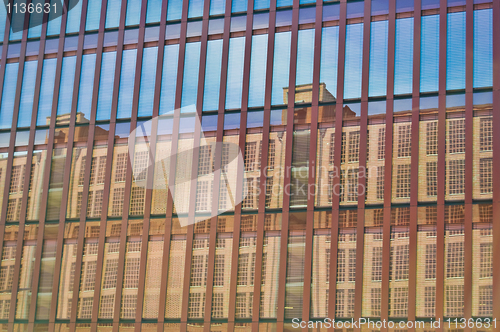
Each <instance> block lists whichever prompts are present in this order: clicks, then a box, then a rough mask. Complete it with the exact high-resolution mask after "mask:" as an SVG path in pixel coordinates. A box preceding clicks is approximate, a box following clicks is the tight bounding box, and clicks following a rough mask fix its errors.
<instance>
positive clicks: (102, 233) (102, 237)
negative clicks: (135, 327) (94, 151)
mask: <svg viewBox="0 0 500 332" xmlns="http://www.w3.org/2000/svg"><path fill="white" fill-rule="evenodd" d="M106 9H107V2H103V3H102V6H101V16H100V21H99V35H98V39H97V50H96V51H97V52H96V65H95V71H94V86H93V95H92V108H91V115H90V124H92V125H95V119H96V116H97V98H98V94H99V82H100V76H101V66H102V64H101V61H102V55H103V44H104V27H105V23H106ZM114 133H115V126H114V124H113V123H110V126H109V133H108V147H107V151H106V156H109V158H106V174H105V178H104V192H103V199H102V204H103V205H102V210H101V217H100V225H99V239H98V245H97V246H98V250H97V263H96V274H95V276H96V280H95V286H94V299H93V304H94V305H93V306H92V314H91V322H92V323H94V324H92V325H91V330H92V331H96V330H97V324H96V322H97V316H98V315H99V298H100V290H101V276H102V271H103V262H104V248H105V241H106V220H107V216H108V202H109V196H110V195H109V194H110V193H109V191H110V187H111V170H112V165H113V147H114V144H113V143H114V137H115V136H114Z"/></svg>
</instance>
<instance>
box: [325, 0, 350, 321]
mask: <svg viewBox="0 0 500 332" xmlns="http://www.w3.org/2000/svg"><path fill="white" fill-rule="evenodd" d="M346 20H347V2H346V0H341V1H340V15H339V49H338V52H339V53H338V62H337V100H336V105H335V146H334V154H335V156H334V157H335V158H334V169H336V170H340V159H341V154H342V120H343V119H342V117H343V103H344V74H345V73H344V62H345V52H344V50H345V45H346V40H345V39H346V23H347V21H346ZM337 173H338V174H340V172H337ZM339 183H340V178H339V177H333V183H332V187H333V188H336V186H338V185H339ZM339 201H340V197H339V196H338V195H337V194H335V193H332V219H331V220H332V221H331V244H330V245H331V248H330V252H331V253H336V252H337V249H338V233H339ZM330 275H331V276H337V255H336V254H334V255H330ZM335 278H336V277H335ZM329 287H330V288H329V293H328V317H335V307H336V292H337V285H336V283H332V284H330V285H329Z"/></svg>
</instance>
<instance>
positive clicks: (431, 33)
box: [420, 15, 439, 92]
mask: <svg viewBox="0 0 500 332" xmlns="http://www.w3.org/2000/svg"><path fill="white" fill-rule="evenodd" d="M421 38H422V40H421V48H420V92H431V91H438V78H439V15H430V16H423V17H422V35H421Z"/></svg>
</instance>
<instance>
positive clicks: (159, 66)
mask: <svg viewBox="0 0 500 332" xmlns="http://www.w3.org/2000/svg"><path fill="white" fill-rule="evenodd" d="M166 22H167V2H166V1H162V8H161V18H160V35H159V39H158V58H157V63H156V81H155V94H154V102H153V117H156V116H158V115H159V113H160V110H159V108H160V95H161V81H162V73H163V59H164V57H165V54H164V51H165V25H166ZM157 125H158V124H156V126H157ZM152 130H157V129H152ZM152 135H155V136H154V137H155V139H157V131H153V132H152ZM156 142H157V141H156V140H155V142H154V143H155V146H156ZM153 179H154V177H153ZM165 189H166V190H167V191H168V188H165ZM167 197H168V195H167ZM167 199H168V198H167ZM150 209H151V208H150ZM166 213H167V214H168V211H167V212H166ZM171 220H172V216H171V214H170V215H169V218H167V217H165V228H164V235H163V257H162V268H161V283H160V296H159V302H158V325H157V331H158V332H162V331H163V322H164V321H165V306H166V300H167V278H168V264H169V258H170V232H171Z"/></svg>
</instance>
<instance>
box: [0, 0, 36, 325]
mask: <svg viewBox="0 0 500 332" xmlns="http://www.w3.org/2000/svg"><path fill="white" fill-rule="evenodd" d="M30 2H31V1H28V2H27V3H30ZM25 16H26V17H25V19H24V26H23V35H22V38H21V50H20V55H19V67H18V72H17V82H16V93H15V97H14V111H13V115H12V125H11V132H10V144H9V159H8V161H7V172H6V173H7V174H6V179H10V177H11V173H12V167H13V160H14V157H13V154H14V151H15V141H16V132H17V122H18V116H19V105H20V102H21V88H22V83H23V74H24V63H25V55H26V44H27V39H28V29H29V13H26V14H25ZM9 31H10V29H9ZM6 32H7V31H6ZM29 164H30V165H31V160H30V161H29ZM26 165H28V160H26ZM27 168H28V167H27ZM29 168H30V170H31V167H29ZM25 171H26V170H25ZM9 189H10V181H7V180H6V181H5V193H6V195H4V202H5V203H8V200H9V199H8V197H9ZM26 193H27V191H26ZM24 194H25V192H24V191H23V197H24ZM26 200H27V198H26ZM6 205H7V204H5V206H6ZM4 211H5V213H4V214H3V215H2V218H6V215H7V208H5V209H4ZM25 218H26V208H25V212H24V213H21V215H20V217H19V232H18V237H17V245H16V247H17V248H21V249H20V250H16V263H15V265H14V273H13V275H14V276H19V275H20V268H21V259H22V247H23V243H24V227H25ZM2 220H5V219H2ZM19 279H20V278H19V277H18V278H14V280H13V282H12V288H11V289H12V293H11V300H10V303H12V304H13V305H11V306H10V312H9V323H13V322H14V315H15V312H16V307H17V293H18V286H19Z"/></svg>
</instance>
